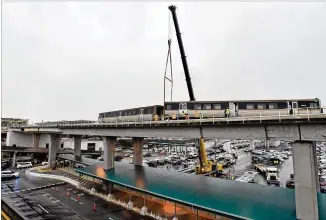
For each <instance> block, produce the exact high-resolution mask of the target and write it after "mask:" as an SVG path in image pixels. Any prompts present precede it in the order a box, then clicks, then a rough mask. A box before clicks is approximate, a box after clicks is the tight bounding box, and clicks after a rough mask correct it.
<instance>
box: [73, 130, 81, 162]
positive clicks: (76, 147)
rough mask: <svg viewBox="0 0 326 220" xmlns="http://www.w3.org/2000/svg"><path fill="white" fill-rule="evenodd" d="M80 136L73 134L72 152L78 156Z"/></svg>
mask: <svg viewBox="0 0 326 220" xmlns="http://www.w3.org/2000/svg"><path fill="white" fill-rule="evenodd" d="M81 141H82V136H79V135H78V136H74V154H75V156H77V157H80V152H81Z"/></svg>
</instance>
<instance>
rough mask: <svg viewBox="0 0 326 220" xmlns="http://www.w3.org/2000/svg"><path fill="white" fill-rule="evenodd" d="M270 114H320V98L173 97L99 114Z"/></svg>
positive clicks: (135, 117)
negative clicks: (214, 99)
mask: <svg viewBox="0 0 326 220" xmlns="http://www.w3.org/2000/svg"><path fill="white" fill-rule="evenodd" d="M227 109H229V110H228V111H229V115H228V117H250V116H260V115H261V116H268V115H278V114H280V115H291V114H294V115H295V114H307V113H309V114H318V113H322V111H323V110H322V108H321V102H320V100H319V99H318V98H314V99H283V100H232V101H179V102H178V101H174V102H165V104H164V106H163V105H152V106H145V107H139V108H131V109H123V110H116V111H110V112H103V113H100V114H99V117H98V121H99V122H117V121H156V120H168V119H169V120H173V119H197V118H214V117H215V118H222V117H226V116H225V111H226V110H227Z"/></svg>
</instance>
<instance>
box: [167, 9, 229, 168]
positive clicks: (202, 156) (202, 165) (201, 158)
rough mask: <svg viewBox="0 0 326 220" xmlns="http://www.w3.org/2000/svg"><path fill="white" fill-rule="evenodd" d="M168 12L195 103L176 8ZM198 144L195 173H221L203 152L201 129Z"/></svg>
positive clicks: (191, 98) (190, 92) (189, 91)
mask: <svg viewBox="0 0 326 220" xmlns="http://www.w3.org/2000/svg"><path fill="white" fill-rule="evenodd" d="M169 10H170V11H171V14H172V18H173V23H174V27H175V32H176V35H177V40H178V45H179V49H180V54H181V60H182V65H183V70H184V73H185V76H186V82H187V87H188V93H189V98H190V101H196V99H195V95H194V90H193V88H192V83H191V78H190V74H189V68H188V63H187V57H186V54H185V50H184V47H183V42H182V38H181V33H180V27H179V23H178V18H177V14H176V6H175V5H171V6H169ZM198 142H199V146H198V151H199V164H200V165H199V166H197V167H196V173H197V174H203V173H209V172H212V171H215V170H216V171H219V172H222V171H223V170H222V168H221V166H219V168H217V164H216V163H212V162H211V161H208V160H207V156H206V150H205V141H204V137H203V131H202V128H201V127H200V138H199V140H198Z"/></svg>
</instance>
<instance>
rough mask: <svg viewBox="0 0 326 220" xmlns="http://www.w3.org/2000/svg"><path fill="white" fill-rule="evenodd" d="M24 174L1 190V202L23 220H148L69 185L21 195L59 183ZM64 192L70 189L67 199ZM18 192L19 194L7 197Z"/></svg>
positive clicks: (3, 184)
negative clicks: (40, 187) (22, 217)
mask: <svg viewBox="0 0 326 220" xmlns="http://www.w3.org/2000/svg"><path fill="white" fill-rule="evenodd" d="M24 173H25V170H20V178H17V179H12V180H6V181H2V182H1V188H2V199H3V200H4V201H5V202H6V203H7V204H8V205H9V206H10V207H12V208H13V209H15V211H17V212H19V214H21V215H22V216H25V218H26V219H33V220H39V219H48V220H50V219H51V220H55V219H71V220H74V219H76V220H81V219H83V220H91V219H92V220H99V219H111V220H118V219H119V220H120V219H121V220H122V219H139V220H141V219H151V218H149V217H143V216H141V215H139V214H137V213H135V212H133V211H129V210H126V209H124V208H123V207H121V206H118V205H115V204H113V203H108V202H106V201H105V200H103V199H99V198H97V197H94V196H92V195H88V194H86V193H82V192H81V191H79V190H78V189H76V188H75V187H73V186H72V185H69V184H64V185H59V186H55V187H49V188H42V189H34V190H28V191H24V190H26V189H31V188H35V187H37V186H44V185H48V184H49V183H51V184H54V183H56V182H60V181H56V180H51V179H45V178H44V179H43V178H37V177H29V176H26V175H25V174H24ZM67 189H70V195H69V197H67ZM19 190H22V191H20V192H16V193H9V192H12V191H19ZM78 194H80V197H79V198H80V200H79V201H78V199H77V195H78ZM94 202H95V204H96V211H93V203H94Z"/></svg>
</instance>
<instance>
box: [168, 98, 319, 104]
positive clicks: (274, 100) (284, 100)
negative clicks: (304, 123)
mask: <svg viewBox="0 0 326 220" xmlns="http://www.w3.org/2000/svg"><path fill="white" fill-rule="evenodd" d="M295 101H306V102H307V101H308V102H311V101H319V99H318V98H313V99H268V100H262V99H260V100H220V101H213V100H211V101H171V102H165V103H181V102H187V103H211V102H222V103H223V102H226V103H229V102H295Z"/></svg>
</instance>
